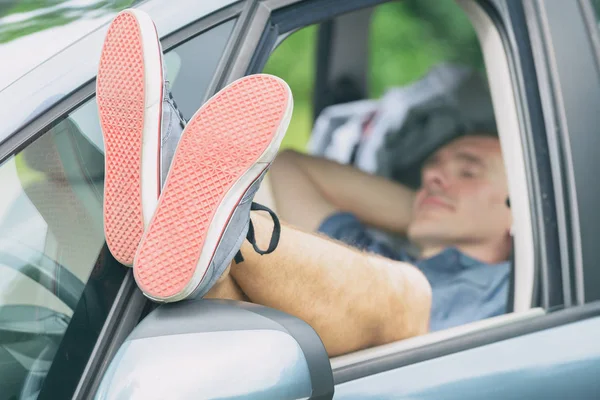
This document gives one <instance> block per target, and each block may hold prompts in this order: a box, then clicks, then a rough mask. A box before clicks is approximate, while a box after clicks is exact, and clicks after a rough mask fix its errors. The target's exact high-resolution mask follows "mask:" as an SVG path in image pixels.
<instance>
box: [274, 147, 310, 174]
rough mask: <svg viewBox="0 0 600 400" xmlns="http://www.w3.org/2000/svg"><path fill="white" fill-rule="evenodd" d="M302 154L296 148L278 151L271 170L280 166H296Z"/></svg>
mask: <svg viewBox="0 0 600 400" xmlns="http://www.w3.org/2000/svg"><path fill="white" fill-rule="evenodd" d="M302 156H303V154H302V153H300V152H298V151H296V150H291V149H286V150H283V151H281V152H279V154H277V157H275V160H274V161H273V165H272V166H271V171H273V170H276V169H280V168H286V167H289V166H290V165H293V166H298V160H299V159H300V158H301V157H302Z"/></svg>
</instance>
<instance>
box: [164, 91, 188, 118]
mask: <svg viewBox="0 0 600 400" xmlns="http://www.w3.org/2000/svg"><path fill="white" fill-rule="evenodd" d="M169 87H170V82H169V81H165V89H166V92H167V95H168V96H169V98H168V99H167V101H168V102H169V103H170V104H171V106H173V109H174V110H175V111H176V112H177V117H178V118H179V125H181V127H182V128H185V124H186V123H187V120H186V119H185V117H184V116H183V113H182V112H181V110H180V109H179V107H177V103H176V102H175V98H174V97H173V93H171V90H169Z"/></svg>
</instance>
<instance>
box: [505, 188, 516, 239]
mask: <svg viewBox="0 0 600 400" xmlns="http://www.w3.org/2000/svg"><path fill="white" fill-rule="evenodd" d="M506 207H508V208H509V209H510V198H509V197H507V198H506ZM510 214H511V215H510V226H509V228H508V232H507V233H508V235H509V236H514V226H513V223H512V213H510Z"/></svg>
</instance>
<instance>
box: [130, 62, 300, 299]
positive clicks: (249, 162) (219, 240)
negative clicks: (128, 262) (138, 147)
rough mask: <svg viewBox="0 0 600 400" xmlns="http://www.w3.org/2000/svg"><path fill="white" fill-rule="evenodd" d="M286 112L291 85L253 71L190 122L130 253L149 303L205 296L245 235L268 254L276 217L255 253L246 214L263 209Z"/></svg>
mask: <svg viewBox="0 0 600 400" xmlns="http://www.w3.org/2000/svg"><path fill="white" fill-rule="evenodd" d="M292 108H293V101H292V93H291V91H290V88H289V86H288V85H287V84H286V83H285V82H284V81H283V80H281V79H279V78H277V77H274V76H271V75H264V74H259V75H252V76H247V77H244V78H241V79H239V80H237V81H235V82H233V83H232V84H230V85H229V86H227V87H226V88H224V89H223V90H221V91H220V92H219V93H217V94H216V95H215V96H213V97H212V98H211V99H210V100H208V102H206V103H205V104H204V105H203V106H202V107H201V108H200V109H199V110H198V111H197V112H196V114H194V116H193V117H192V118H191V119H190V121H189V123H188V124H187V126H186V128H185V130H184V132H183V135H182V136H181V140H180V142H179V145H178V148H177V151H176V152H175V156H174V158H173V162H172V165H171V169H170V171H169V174H168V176H167V180H166V182H165V186H164V188H163V191H162V193H161V196H160V199H159V201H158V206H157V208H156V211H155V213H154V216H153V217H152V220H151V221H150V225H149V226H148V229H147V230H146V232H145V233H144V236H143V238H142V242H141V244H140V247H139V249H138V251H137V254H136V256H135V262H134V266H133V272H134V276H135V280H136V282H137V284H138V286H139V287H140V289H141V290H142V291H143V292H144V294H145V295H146V296H147V297H148V298H150V299H152V300H154V301H158V302H174V301H179V300H183V299H186V298H190V297H196V296H203V295H204V294H206V293H207V292H208V291H209V290H210V288H211V287H212V286H213V285H214V284H215V282H216V281H217V280H218V279H219V278H220V277H221V275H222V274H223V272H224V271H225V270H226V269H227V267H228V266H229V264H230V263H231V261H232V260H233V259H234V257H236V254H238V252H239V249H240V246H241V244H242V242H243V240H244V239H245V238H246V237H247V236H248V238H249V240H250V241H251V243H252V244H253V245H254V247H255V249H256V250H257V251H259V252H260V253H261V254H264V253H268V252H271V251H273V250H274V248H275V247H276V245H277V240H278V222H277V221H276V218H275V222H276V232H275V234H274V235H273V237H272V240H271V245H270V246H269V248H268V249H267V250H265V251H261V250H260V249H258V247H256V242H255V240H254V236H253V233H254V232H253V229H251V228H250V226H251V224H250V211H251V210H252V209H256V210H258V209H264V208H262V207H260V206H258V205H256V204H254V203H253V202H252V199H253V198H254V194H255V193H256V191H257V190H258V187H259V185H260V182H261V181H262V179H263V177H264V176H265V174H266V172H267V170H268V169H269V167H270V165H271V163H272V161H273V159H274V158H275V156H276V155H277V151H278V149H279V145H280V144H281V140H282V139H283V136H284V135H285V132H286V130H287V127H288V125H289V122H290V118H291V115H292ZM271 214H272V213H271ZM272 215H273V216H274V214H272ZM237 259H238V260H241V257H240V256H239V255H238V257H237Z"/></svg>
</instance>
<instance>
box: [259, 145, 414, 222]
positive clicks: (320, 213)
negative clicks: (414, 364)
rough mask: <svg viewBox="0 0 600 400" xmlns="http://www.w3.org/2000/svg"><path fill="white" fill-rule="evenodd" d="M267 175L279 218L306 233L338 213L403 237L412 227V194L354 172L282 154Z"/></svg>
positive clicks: (327, 163)
mask: <svg viewBox="0 0 600 400" xmlns="http://www.w3.org/2000/svg"><path fill="white" fill-rule="evenodd" d="M269 175H270V180H271V182H270V183H271V187H272V190H273V196H274V198H275V204H276V207H277V211H278V213H279V215H280V216H281V217H282V219H284V220H285V221H287V222H289V223H291V224H293V225H296V226H299V227H301V228H303V229H307V230H312V231H314V230H316V229H317V228H318V227H319V224H320V223H321V222H322V221H323V219H325V218H326V217H327V216H329V215H331V214H332V213H334V212H336V211H347V212H350V213H352V214H354V215H355V216H356V217H357V218H358V219H359V220H360V221H362V222H363V223H365V224H367V225H371V226H374V227H378V228H381V229H384V230H388V231H391V232H395V233H401V234H402V233H405V232H406V229H407V227H408V224H409V222H410V218H411V209H412V203H413V199H414V192H413V191H412V190H410V189H409V188H407V187H405V186H402V185H400V184H398V183H394V182H391V181H389V180H387V179H385V178H382V177H379V176H375V175H370V174H367V173H365V172H363V171H360V170H358V169H356V168H353V167H351V166H348V165H342V164H338V163H336V162H332V161H329V160H326V159H322V158H316V157H312V156H308V155H304V154H300V153H297V152H293V151H284V152H282V153H280V154H279V155H278V156H277V158H276V159H275V162H274V164H273V166H272V168H271V170H270V172H269Z"/></svg>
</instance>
